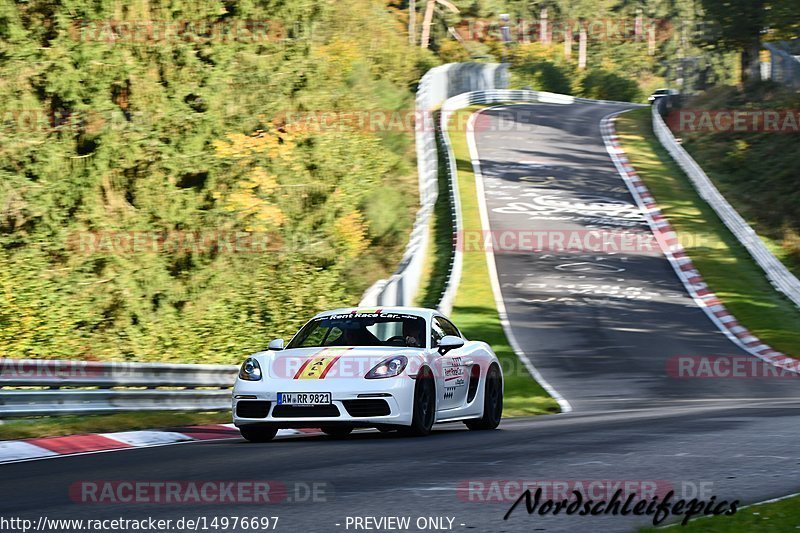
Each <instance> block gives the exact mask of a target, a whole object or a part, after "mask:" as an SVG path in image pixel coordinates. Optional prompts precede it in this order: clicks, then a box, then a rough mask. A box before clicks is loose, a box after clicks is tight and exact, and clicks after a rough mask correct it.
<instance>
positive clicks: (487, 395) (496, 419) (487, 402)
mask: <svg viewBox="0 0 800 533" xmlns="http://www.w3.org/2000/svg"><path fill="white" fill-rule="evenodd" d="M501 418H503V379H502V378H501V377H500V371H499V370H498V369H497V367H496V366H494V365H492V366H491V367H489V372H487V374H486V385H485V386H484V393H483V416H481V417H480V418H478V419H475V420H467V421H466V422H464V423H465V424H466V425H467V427H468V428H469V429H473V430H486V429H495V428H496V427H497V426H499V425H500V419H501Z"/></svg>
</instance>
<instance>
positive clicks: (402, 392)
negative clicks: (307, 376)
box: [232, 375, 415, 428]
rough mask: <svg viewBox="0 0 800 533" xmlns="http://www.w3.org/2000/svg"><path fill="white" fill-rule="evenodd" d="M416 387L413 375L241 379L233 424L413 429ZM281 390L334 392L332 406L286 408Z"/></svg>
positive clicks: (284, 426) (236, 396)
mask: <svg viewBox="0 0 800 533" xmlns="http://www.w3.org/2000/svg"><path fill="white" fill-rule="evenodd" d="M414 384H415V380H414V379H412V378H410V377H408V376H407V375H401V376H397V377H392V378H385V379H364V378H358V379H355V378H352V379H324V380H316V379H315V380H298V379H270V378H265V379H262V380H261V381H244V380H241V379H237V380H236V384H235V385H234V389H233V398H232V408H233V423H234V425H236V426H237V427H242V426H263V427H276V428H302V427H320V426H335V425H352V426H363V427H383V426H387V427H388V426H407V425H410V424H411V418H412V406H413V403H414ZM279 392H293V393H296V392H300V393H302V392H308V393H320V392H329V393H331V405H330V406H315V407H308V408H307V407H292V406H285V405H284V406H281V405H278V403H277V400H278V393H279Z"/></svg>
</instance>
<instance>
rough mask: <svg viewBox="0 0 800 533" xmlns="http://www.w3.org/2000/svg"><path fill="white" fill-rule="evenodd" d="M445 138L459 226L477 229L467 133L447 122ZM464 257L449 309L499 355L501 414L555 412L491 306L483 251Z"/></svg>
mask: <svg viewBox="0 0 800 533" xmlns="http://www.w3.org/2000/svg"><path fill="white" fill-rule="evenodd" d="M479 109H481V107H477V106H476V107H469V108H466V109H463V110H461V111H459V112H458V113H454V116H453V117H452V118H451V124H466V118H467V116H468V115H471V114H472V113H474V112H476V111H478V110H479ZM450 140H451V142H452V145H453V150H454V152H455V156H456V169H457V174H458V189H459V195H460V199H461V216H462V217H463V225H464V227H463V229H464V231H471V230H481V229H482V228H481V218H480V212H479V211H478V194H477V191H476V189H475V174H474V173H473V171H472V163H471V161H470V157H469V149H468V147H467V136H466V133H465V132H464V131H457V130H456V129H453V128H451V133H450ZM463 261H464V262H463V270H462V273H461V283H460V285H459V287H458V293H457V295H456V299H455V303H454V305H453V312H452V313H451V315H452V318H453V321H454V322H455V323H456V324H458V327H459V328H461V330H462V331H463V332H464V334H465V335H466V336H467V337H468V338H472V339H480V340H482V341H484V342H486V343H488V344H489V345H490V346H491V347H492V349H493V350H494V352H495V353H496V354H497V357H499V358H500V362H501V364H502V366H503V374H504V377H505V406H504V415H505V416H529V415H538V414H545V413H557V412H559V411H560V409H559V407H558V403H557V402H556V401H555V400H554V399H553V398H551V397H550V396H549V395H548V394H547V392H546V391H545V390H544V389H543V388H542V386H541V385H539V383H537V382H536V381H535V380H534V379H533V378H532V377H531V376H530V374H528V372H527V370H526V369H525V367H524V366H523V365H522V363H521V362H520V361H519V359H518V358H517V356H516V354H514V350H512V348H511V345H510V344H509V343H508V339H507V338H506V335H505V332H504V331H503V326H502V325H501V324H500V317H499V316H498V314H497V308H496V307H495V303H494V294H493V293H492V286H491V283H490V281H489V270H488V268H487V266H486V256H485V255H484V254H481V253H468V254H464V255H463Z"/></svg>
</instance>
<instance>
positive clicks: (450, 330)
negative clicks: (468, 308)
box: [434, 316, 461, 337]
mask: <svg viewBox="0 0 800 533" xmlns="http://www.w3.org/2000/svg"><path fill="white" fill-rule="evenodd" d="M434 321H435V322H436V323H438V324H439V327H440V328H441V329H442V331H444V334H445V335H455V336H456V337H460V336H461V333H460V332H459V331H458V328H456V327H455V326H454V325H453V323H452V322H450V321H449V320H447V319H446V318H442V317H440V316H437V317H435V318H434Z"/></svg>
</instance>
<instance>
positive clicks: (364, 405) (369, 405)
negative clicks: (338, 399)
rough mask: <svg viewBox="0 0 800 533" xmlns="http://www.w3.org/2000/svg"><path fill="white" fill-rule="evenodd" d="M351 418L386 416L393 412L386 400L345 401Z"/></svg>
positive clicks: (345, 406)
mask: <svg viewBox="0 0 800 533" xmlns="http://www.w3.org/2000/svg"><path fill="white" fill-rule="evenodd" d="M342 403H343V404H344V408H345V409H347V412H348V413H349V414H350V416H353V417H358V416H386V415H388V414H390V413H391V412H392V410H391V409H390V408H389V404H388V402H387V401H386V400H344V401H342Z"/></svg>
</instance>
